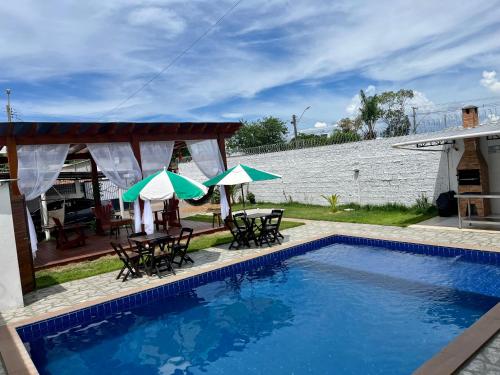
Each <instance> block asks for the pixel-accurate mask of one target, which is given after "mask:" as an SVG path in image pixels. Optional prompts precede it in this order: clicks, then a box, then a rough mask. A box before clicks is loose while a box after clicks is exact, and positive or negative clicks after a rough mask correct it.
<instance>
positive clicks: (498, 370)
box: [459, 333, 500, 375]
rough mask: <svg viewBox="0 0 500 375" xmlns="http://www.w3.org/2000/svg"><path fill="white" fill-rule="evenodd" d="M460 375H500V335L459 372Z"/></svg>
mask: <svg viewBox="0 0 500 375" xmlns="http://www.w3.org/2000/svg"><path fill="white" fill-rule="evenodd" d="M459 374H460V375H483V374H487V375H498V374H500V333H498V334H497V335H496V336H495V337H494V338H493V339H492V340H491V341H490V342H489V343H488V345H485V346H484V347H483V348H482V349H481V350H480V351H479V353H477V354H476V356H475V357H474V358H473V359H472V360H471V361H469V363H468V364H467V365H466V366H465V367H464V368H463V369H462V370H461V371H460V372H459Z"/></svg>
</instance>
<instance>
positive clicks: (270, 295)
mask: <svg viewBox="0 0 500 375" xmlns="http://www.w3.org/2000/svg"><path fill="white" fill-rule="evenodd" d="M327 242H328V241H327ZM327 242H322V243H321V244H326V243H327ZM329 242H330V243H331V244H329V245H327V246H324V247H321V248H319V249H316V250H313V251H307V250H309V249H303V250H300V251H298V253H299V255H295V256H292V257H289V258H287V257H288V256H290V255H292V254H290V253H288V254H281V256H276V257H274V258H273V259H272V261H271V259H268V260H267V261H266V262H254V265H253V266H254V269H250V270H248V271H243V269H244V268H246V267H243V266H242V267H239V266H238V265H237V266H235V267H233V268H232V269H230V270H228V271H226V272H223V271H222V272H219V273H215V274H214V276H213V277H206V278H203V277H204V276H201V278H200V280H199V282H198V283H196V282H194V281H193V282H192V283H191V282H190V281H186V282H185V283H184V284H180V286H181V287H182V288H180V289H178V290H175V288H172V290H170V292H169V293H168V294H169V296H167V297H160V296H157V298H153V300H152V301H147V300H145V301H144V302H141V301H142V299H141V298H139V301H138V300H137V298H135V299H134V301H135V303H130V306H132V305H133V306H132V307H129V306H127V305H126V303H123V304H122V305H121V306H119V303H118V302H116V307H115V309H114V310H116V311H113V309H112V307H110V311H106V310H107V308H106V307H103V308H102V311H101V309H100V308H99V307H96V309H95V313H96V316H97V315H98V316H99V318H98V319H97V318H92V319H87V322H85V323H80V324H78V321H79V319H78V318H79V315H78V314H76V315H75V318H74V319H75V322H73V324H71V319H73V318H72V317H71V316H68V318H67V324H64V322H65V321H66V320H65V319H62V318H61V320H60V323H58V322H57V321H55V322H53V326H51V321H48V322H47V324H46V326H44V325H40V326H38V328H35V327H31V328H30V330H31V331H30V332H32V333H30V334H28V333H27V332H28V331H26V330H23V328H21V329H20V330H19V332H20V335H21V338H22V339H23V341H24V342H25V345H26V346H27V348H28V350H29V353H30V355H31V357H32V359H33V361H34V363H35V365H36V366H37V368H38V370H39V372H40V373H41V374H67V373H69V374H72V375H78V374H89V373H92V374H101V373H102V374H107V373H120V374H138V373H140V374H181V373H190V374H198V373H209V374H230V373H247V374H259V373H265V372H269V373H272V374H291V373H295V374H303V373H312V374H325V373H336V374H360V373H363V374H406V373H411V372H412V371H413V370H415V369H416V368H417V367H419V366H420V365H421V364H422V363H423V362H425V361H426V360H427V359H429V358H430V357H432V356H433V355H434V354H435V353H437V352H438V351H439V350H440V349H441V348H442V347H443V346H445V345H446V344H447V343H448V342H450V341H451V340H452V339H453V338H454V337H456V336H457V335H458V334H460V333H461V332H462V331H463V330H464V329H465V328H467V327H469V326H470V325H471V324H472V323H474V322H475V321H476V320H477V319H478V318H479V317H480V316H481V315H483V314H484V313H485V312H486V311H487V310H489V309H490V308H491V307H493V306H494V305H495V304H496V303H497V302H499V301H500V267H498V266H497V265H492V264H481V263H478V262H472V261H467V260H464V258H467V259H468V258H469V257H468V256H464V255H458V256H454V255H453V254H454V253H453V252H452V251H451V250H450V251H444V250H443V255H446V257H436V256H429V255H423V254H413V253H410V252H408V251H395V250H389V249H386V248H382V247H379V246H377V247H375V246H368V245H366V244H353V242H356V241H341V242H351V243H332V242H338V239H337V240H335V241H333V240H331V241H329ZM368 243H369V242H368ZM386 245H387V244H386ZM387 246H388V247H397V246H392V245H390V244H389V245H387ZM316 247H319V246H316ZM402 249H403V250H404V249H405V248H404V247H402ZM422 252H426V251H425V248H422ZM296 253H297V252H296ZM457 254H461V253H460V252H459V251H458V250H457ZM196 284H198V285H196ZM200 284H201V285H200ZM151 296H152V297H155V294H154V292H152V294H151ZM111 306H113V305H111ZM90 312H91V313H92V310H91V311H90ZM81 314H82V315H81V316H82V318H85V316H86V313H85V312H81ZM58 325H60V327H59V328H58ZM44 327H45V328H44Z"/></svg>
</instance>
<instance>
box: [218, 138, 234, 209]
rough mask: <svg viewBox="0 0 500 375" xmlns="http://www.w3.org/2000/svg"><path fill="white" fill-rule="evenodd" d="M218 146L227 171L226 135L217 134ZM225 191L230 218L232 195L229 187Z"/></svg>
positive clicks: (225, 187)
mask: <svg viewBox="0 0 500 375" xmlns="http://www.w3.org/2000/svg"><path fill="white" fill-rule="evenodd" d="M217 144H218V145H219V152H220V155H221V157H222V163H223V164H224V169H225V170H227V155H226V141H225V139H224V135H222V134H220V133H218V134H217ZM224 190H225V191H226V197H227V202H228V204H229V217H231V211H232V208H231V194H230V191H229V186H224Z"/></svg>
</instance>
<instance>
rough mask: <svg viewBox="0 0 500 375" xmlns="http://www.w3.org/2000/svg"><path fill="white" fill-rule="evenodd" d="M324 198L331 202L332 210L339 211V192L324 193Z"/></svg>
mask: <svg viewBox="0 0 500 375" xmlns="http://www.w3.org/2000/svg"><path fill="white" fill-rule="evenodd" d="M322 197H323V198H325V199H326V200H327V201H328V203H329V204H330V210H331V211H332V212H337V204H338V202H339V195H338V194H332V195H328V196H327V195H322Z"/></svg>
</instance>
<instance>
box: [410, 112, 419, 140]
mask: <svg viewBox="0 0 500 375" xmlns="http://www.w3.org/2000/svg"><path fill="white" fill-rule="evenodd" d="M411 109H412V111H413V134H416V133H417V109H418V108H417V107H411Z"/></svg>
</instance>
